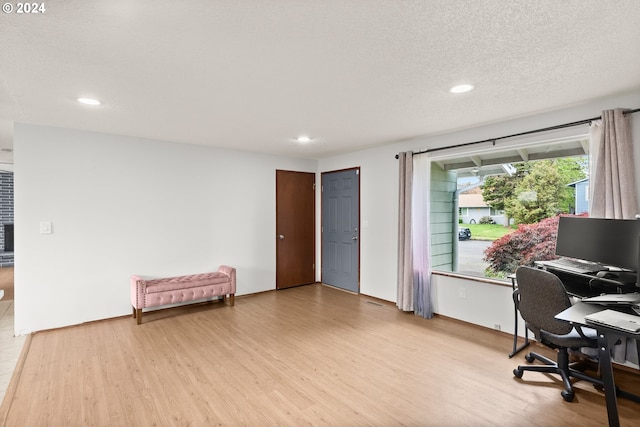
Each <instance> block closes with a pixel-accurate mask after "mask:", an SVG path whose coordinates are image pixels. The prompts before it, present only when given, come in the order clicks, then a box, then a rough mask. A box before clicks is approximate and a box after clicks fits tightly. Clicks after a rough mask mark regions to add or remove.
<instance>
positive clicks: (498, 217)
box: [458, 190, 504, 224]
mask: <svg viewBox="0 0 640 427" xmlns="http://www.w3.org/2000/svg"><path fill="white" fill-rule="evenodd" d="M458 215H459V218H460V219H462V222H463V224H478V223H479V222H480V218H482V217H483V216H490V217H491V218H492V219H493V221H494V222H495V223H496V224H504V211H499V210H495V209H493V208H492V207H490V206H489V205H487V203H486V202H485V201H484V198H483V197H482V193H480V192H478V191H474V190H470V191H468V192H464V193H460V196H459V199H458Z"/></svg>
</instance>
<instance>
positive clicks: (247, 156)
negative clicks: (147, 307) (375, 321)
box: [14, 91, 640, 334]
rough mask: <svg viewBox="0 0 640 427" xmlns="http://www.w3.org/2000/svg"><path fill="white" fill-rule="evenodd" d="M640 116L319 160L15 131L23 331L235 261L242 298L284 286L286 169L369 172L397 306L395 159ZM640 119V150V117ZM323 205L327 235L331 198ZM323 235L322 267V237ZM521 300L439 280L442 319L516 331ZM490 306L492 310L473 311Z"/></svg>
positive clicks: (551, 120)
mask: <svg viewBox="0 0 640 427" xmlns="http://www.w3.org/2000/svg"><path fill="white" fill-rule="evenodd" d="M639 106H640V91H639V92H636V93H633V94H628V95H624V96H616V97H611V98H607V99H602V100H596V101H593V102H590V103H586V104H582V105H578V106H574V107H572V108H567V109H564V110H561V111H557V112H553V113H544V114H540V115H536V116H532V117H527V118H520V119H515V120H510V121H504V122H501V123H495V124H492V125H488V126H482V127H478V128H475V129H467V130H463V131H459V132H452V133H447V134H442V135H434V136H428V137H422V138H415V139H412V140H408V141H404V142H398V143H396V144H392V145H388V146H383V147H378V148H372V149H369V150H363V151H360V152H357V153H352V154H347V155H342V156H335V157H331V158H326V159H322V160H320V161H318V162H316V161H309V160H299V159H290V158H280V157H273V156H266V155H259V154H252V153H246V152H236V151H231V150H220V149H214V148H208V147H201V146H194V145H185V144H172V143H166V142H160V141H150V140H144V139H139V138H129V137H121V136H114V135H104V134H98V133H91V132H83V131H73V130H65V129H55V128H48V127H40V126H32V125H21V124H16V126H15V132H14V161H15V215H16V221H15V252H16V265H15V284H16V286H15V293H16V299H15V304H16V306H15V331H16V334H25V333H29V332H32V331H37V330H42V329H49V328H56V327H61V326H66V325H73V324H78V323H82V322H86V321H92V320H97V319H105V318H110V317H114V316H120V315H126V314H129V312H130V303H129V276H130V275H131V274H133V273H137V274H143V275H144V274H148V275H154V276H159V275H170V274H171V275H173V274H188V273H193V272H198V271H210V270H211V269H214V268H217V266H218V265H219V264H222V263H228V264H231V265H234V266H236V267H237V268H238V294H239V295H242V294H248V293H254V292H260V291H265V290H270V289H274V288H275V241H274V238H275V170H276V169H288V170H299V171H305V172H316V173H317V174H318V176H317V178H318V180H317V182H320V181H319V177H320V174H321V173H322V172H326V171H333V170H339V169H345V168H351V167H356V166H359V167H360V168H361V212H360V213H361V225H362V227H361V234H360V243H361V253H360V257H361V266H360V269H361V271H360V281H361V283H360V291H361V292H362V293H363V294H366V295H370V296H373V297H377V298H381V299H385V300H389V301H395V300H396V253H397V212H398V209H397V197H398V195H397V194H398V163H397V160H396V159H395V157H394V156H395V154H397V153H398V152H399V151H406V150H420V149H425V148H434V147H439V146H446V145H450V144H460V143H465V142H470V141H477V140H481V139H486V138H492V137H500V136H504V135H508V134H513V133H517V132H522V131H528V130H532V129H537V128H541V127H546V126H552V125H557V124H561V123H566V122H571V121H577V120H582V119H586V118H590V117H595V116H599V115H600V114H601V111H602V110H603V109H611V108H617V107H625V108H637V107H639ZM425 120H428V118H425ZM632 120H633V135H634V136H633V137H634V140H635V141H636V145H638V144H640V113H636V114H634V115H633V116H632ZM636 161H637V164H640V150H638V151H637V152H636ZM636 180H637V181H638V183H640V173H638V175H637V176H636ZM639 187H640V185H639ZM316 206H317V209H316V212H317V217H318V225H319V224H320V192H318V193H317V205H316ZM41 221H51V222H52V223H53V234H50V235H45V234H40V233H39V223H40V222H41ZM365 224H367V225H366V226H365ZM317 236H318V237H317V242H318V243H317V244H318V248H317V256H318V261H317V265H322V264H321V262H320V261H321V260H320V242H321V239H320V232H319V227H318V233H317ZM318 270H319V269H318ZM317 279H318V280H319V279H320V272H319V271H318V273H317ZM461 280H462V281H461ZM460 286H464V287H465V288H466V293H467V299H466V301H459V300H460V298H459V294H458V292H457V289H458V288H459V287H460ZM488 286H493V287H491V288H487V287H488ZM510 294H511V291H510V288H509V287H506V286H495V285H487V284H485V283H479V282H475V281H467V280H463V279H453V278H450V277H443V276H441V277H438V278H437V279H434V304H435V305H434V307H435V311H436V312H437V313H440V314H443V315H446V316H450V317H454V318H460V319H463V320H465V321H468V322H472V323H477V324H480V325H485V326H489V327H493V325H494V324H497V323H500V324H501V325H502V327H503V330H507V331H509V330H510V329H509V326H508V325H507V326H505V325H504V323H507V324H509V321H508V319H511V316H512V315H513V311H512V310H513V307H512V305H511V303H510V301H511V299H510V298H511V296H510ZM487 295H489V296H490V298H488V299H487V301H488V303H487V304H475V303H474V302H475V301H477V298H480V297H486V296H487ZM491 302H493V305H491ZM489 312H491V314H490V315H489V314H488V313H489Z"/></svg>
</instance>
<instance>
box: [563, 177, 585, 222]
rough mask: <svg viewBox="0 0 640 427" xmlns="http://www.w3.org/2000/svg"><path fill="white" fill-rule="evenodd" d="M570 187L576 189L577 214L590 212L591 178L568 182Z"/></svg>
mask: <svg viewBox="0 0 640 427" xmlns="http://www.w3.org/2000/svg"><path fill="white" fill-rule="evenodd" d="M567 186H568V187H573V188H575V189H576V193H575V197H576V202H575V203H576V205H575V206H576V208H575V212H574V213H575V214H581V213H588V212H589V178H584V179H581V180H580V181H575V182H572V183H570V184H567Z"/></svg>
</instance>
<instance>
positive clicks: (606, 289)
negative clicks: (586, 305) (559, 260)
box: [535, 261, 638, 298]
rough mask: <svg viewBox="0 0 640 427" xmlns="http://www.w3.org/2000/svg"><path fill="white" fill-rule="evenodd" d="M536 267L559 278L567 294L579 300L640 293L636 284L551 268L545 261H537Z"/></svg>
mask: <svg viewBox="0 0 640 427" xmlns="http://www.w3.org/2000/svg"><path fill="white" fill-rule="evenodd" d="M535 264H536V266H537V267H538V268H542V269H544V270H548V271H550V272H551V273H553V274H555V275H556V276H558V278H559V279H560V280H561V281H562V284H563V285H564V287H565V289H566V290H567V293H568V294H569V295H571V296H574V297H578V298H588V297H595V296H597V295H600V294H616V293H617V294H625V293H628V292H638V287H636V284H635V283H622V282H617V281H615V280H611V279H604V278H599V277H597V275H596V274H583V273H576V272H573V271H569V270H563V269H561V268H558V267H555V266H550V265H547V264H546V263H545V261H536V263H535Z"/></svg>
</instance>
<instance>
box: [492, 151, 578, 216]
mask: <svg viewBox="0 0 640 427" xmlns="http://www.w3.org/2000/svg"><path fill="white" fill-rule="evenodd" d="M514 167H515V173H514V174H512V175H506V174H505V175H499V176H490V177H487V178H486V179H485V181H484V184H483V185H482V187H481V188H482V197H483V198H484V200H485V202H487V204H488V205H489V206H491V207H492V208H494V209H497V210H504V213H505V217H506V222H505V225H506V226H508V225H509V224H510V221H511V218H514V219H515V222H516V223H517V224H532V223H535V222H537V221H540V220H541V219H543V218H548V217H551V216H554V215H557V214H558V213H570V212H571V211H572V207H573V205H574V194H575V190H574V189H573V188H571V187H569V186H568V185H567V184H570V183H572V182H575V181H578V180H580V179H582V178H584V177H585V176H586V173H585V169H586V168H587V164H586V160H585V158H584V157H571V158H558V159H551V160H540V161H531V162H522V163H516V164H514Z"/></svg>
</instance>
